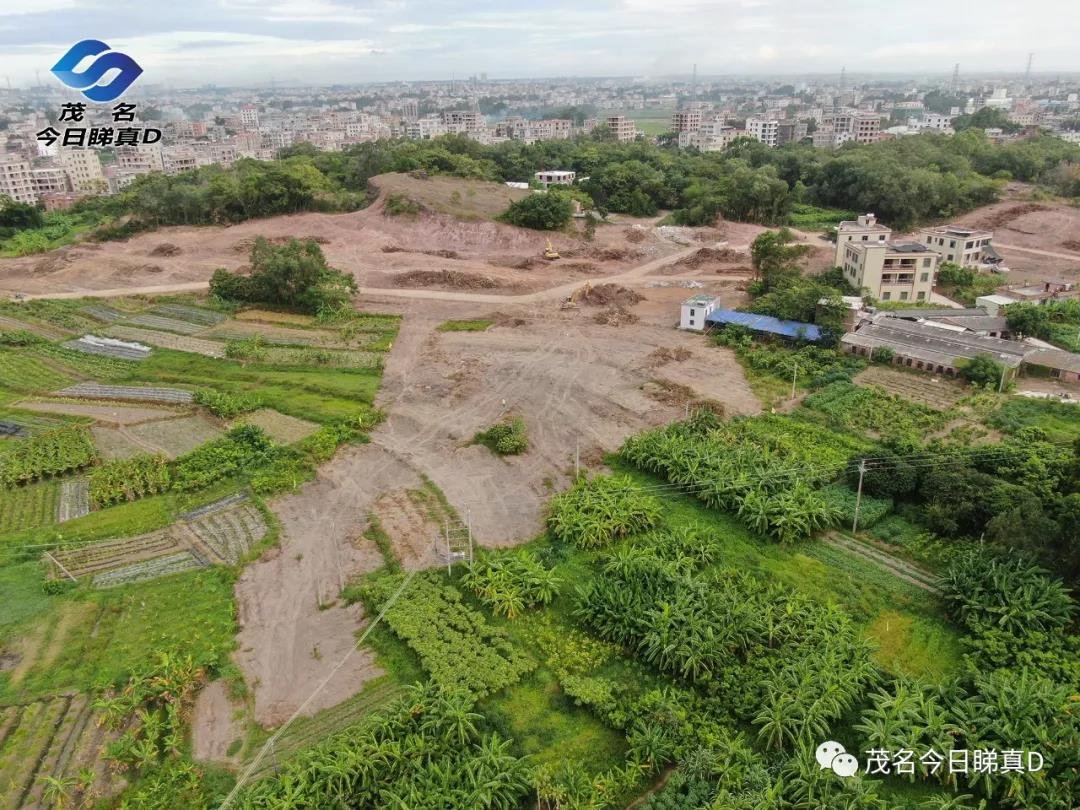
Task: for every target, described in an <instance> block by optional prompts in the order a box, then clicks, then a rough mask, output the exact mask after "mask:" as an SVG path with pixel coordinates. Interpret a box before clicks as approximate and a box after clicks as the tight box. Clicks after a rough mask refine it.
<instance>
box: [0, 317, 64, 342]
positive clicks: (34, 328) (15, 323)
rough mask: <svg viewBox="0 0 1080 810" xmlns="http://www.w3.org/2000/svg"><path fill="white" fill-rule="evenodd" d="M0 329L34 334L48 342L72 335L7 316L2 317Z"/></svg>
mask: <svg viewBox="0 0 1080 810" xmlns="http://www.w3.org/2000/svg"><path fill="white" fill-rule="evenodd" d="M0 329H10V330H13V331H16V332H33V333H34V334H35V335H40V336H41V337H43V338H45V339H47V340H62V339H63V338H66V337H67V336H68V335H70V334H71V333H70V332H63V331H61V330H60V329H57V328H56V327H53V326H43V325H42V324H39V323H30V322H29V321H20V320H19V319H18V318H9V317H8V316H6V315H0Z"/></svg>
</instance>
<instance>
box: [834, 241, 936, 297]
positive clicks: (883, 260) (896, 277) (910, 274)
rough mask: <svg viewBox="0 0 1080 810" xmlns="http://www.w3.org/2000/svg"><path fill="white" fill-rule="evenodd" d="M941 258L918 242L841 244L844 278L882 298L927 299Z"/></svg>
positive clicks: (856, 287)
mask: <svg viewBox="0 0 1080 810" xmlns="http://www.w3.org/2000/svg"><path fill="white" fill-rule="evenodd" d="M940 261H941V257H940V256H939V255H938V254H937V253H935V252H934V251H932V250H930V248H928V247H927V246H926V245H924V244H922V243H921V242H888V241H886V242H880V241H878V242H872V241H867V242H862V241H850V242H846V243H844V246H843V255H842V263H841V264H840V267H841V268H842V269H843V271H844V277H845V278H846V279H847V281H848V283H849V284H851V286H852V287H854V288H855V289H856V290H865V291H867V293H868V294H869V295H871V296H873V297H874V298H877V299H879V300H881V301H928V300H929V299H930V293H931V291H932V290H933V287H934V277H935V274H936V273H937V267H938V263H939V262H940Z"/></svg>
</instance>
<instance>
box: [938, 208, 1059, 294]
mask: <svg viewBox="0 0 1080 810" xmlns="http://www.w3.org/2000/svg"><path fill="white" fill-rule="evenodd" d="M957 222H959V223H960V224H962V225H969V226H972V227H977V228H990V229H991V230H993V231H994V248H995V249H996V250H997V251H998V253H1000V254H1001V255H1002V256H1004V258H1005V263H1006V264H1007V265H1008V266H1009V269H1010V271H1011V272H1010V273H1009V277H1008V281H1009V282H1010V283H1013V282H1021V281H1041V280H1043V279H1047V278H1061V279H1066V280H1069V281H1074V282H1076V281H1080V208H1075V207H1073V206H1071V205H1066V204H1064V203H1058V202H1025V201H1019V200H1013V201H1010V202H1000V203H995V204H994V205H988V206H984V207H983V208H979V209H977V210H975V211H972V212H971V213H969V214H966V215H965V216H962V217H960V218H959V219H958V220H957Z"/></svg>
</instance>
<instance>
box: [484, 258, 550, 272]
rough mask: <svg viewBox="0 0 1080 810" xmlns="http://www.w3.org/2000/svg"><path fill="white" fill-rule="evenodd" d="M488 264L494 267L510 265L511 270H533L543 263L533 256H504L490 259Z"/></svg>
mask: <svg viewBox="0 0 1080 810" xmlns="http://www.w3.org/2000/svg"><path fill="white" fill-rule="evenodd" d="M488 264H490V265H491V266H492V267H509V268H510V269H511V270H532V269H533V268H534V267H536V266H537V265H538V264H541V261H540V259H537V258H535V257H533V256H502V257H500V258H497V259H488ZM544 264H546V262H544Z"/></svg>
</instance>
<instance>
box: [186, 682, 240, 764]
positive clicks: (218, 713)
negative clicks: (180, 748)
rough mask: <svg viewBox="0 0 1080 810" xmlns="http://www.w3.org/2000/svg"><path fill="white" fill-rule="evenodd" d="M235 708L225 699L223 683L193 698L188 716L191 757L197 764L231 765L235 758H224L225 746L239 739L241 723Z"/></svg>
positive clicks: (208, 685)
mask: <svg viewBox="0 0 1080 810" xmlns="http://www.w3.org/2000/svg"><path fill="white" fill-rule="evenodd" d="M239 709H240V707H238V706H236V705H235V704H234V703H233V702H232V701H231V700H230V699H229V690H228V687H227V686H226V684H225V681H222V680H217V681H212V682H211V683H209V684H207V686H206V687H205V688H204V689H203V690H202V691H201V692H199V695H198V697H196V698H195V709H194V711H193V713H192V717H191V754H192V757H194V759H195V760H196V761H198V762H217V763H220V764H231V763H234V762H236V761H237V760H236V755H235V753H234V755H233V756H229V755H228V750H229V746H231V745H232V744H233V742H234V741H236V740H243V738H244V727H243V724H242V723H240V722H238V721H237V719H236V714H237V711H238V710H239Z"/></svg>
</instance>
